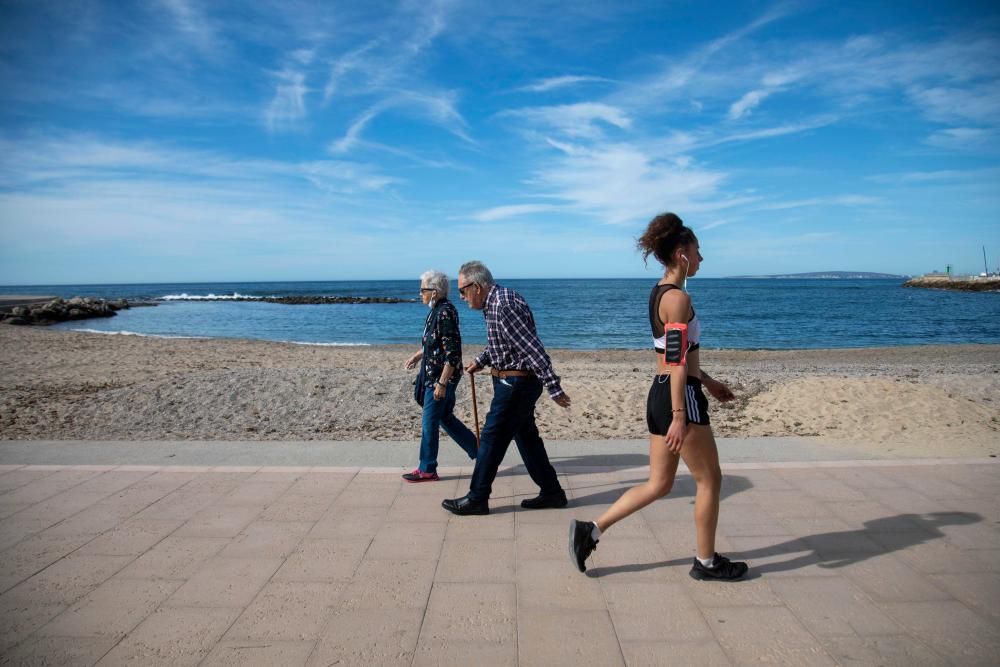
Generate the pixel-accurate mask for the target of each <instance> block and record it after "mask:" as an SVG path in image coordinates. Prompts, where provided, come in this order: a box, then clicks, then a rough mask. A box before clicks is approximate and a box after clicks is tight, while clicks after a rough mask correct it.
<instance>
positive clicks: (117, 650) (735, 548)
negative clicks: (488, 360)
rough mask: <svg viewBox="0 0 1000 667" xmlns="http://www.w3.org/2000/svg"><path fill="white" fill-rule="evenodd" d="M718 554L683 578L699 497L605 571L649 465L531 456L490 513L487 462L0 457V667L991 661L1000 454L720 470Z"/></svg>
mask: <svg viewBox="0 0 1000 667" xmlns="http://www.w3.org/2000/svg"><path fill="white" fill-rule="evenodd" d="M724 469H725V472H726V481H725V489H724V500H723V505H722V516H721V522H720V527H719V550H720V551H722V552H724V553H730V554H732V555H733V556H736V557H740V558H743V559H746V560H748V561H749V562H750V564H751V572H752V574H753V578H752V579H750V580H748V581H745V582H741V583H736V584H719V583H704V582H696V581H693V580H691V579H690V578H689V577H688V575H687V571H688V568H689V567H690V562H691V557H692V555H693V544H694V531H693V525H692V516H691V515H692V502H693V493H694V485H693V483H692V481H691V479H690V477H689V476H687V475H686V474H684V473H683V472H682V474H680V475H679V478H678V483H677V484H676V486H675V489H674V492H673V493H672V494H671V496H670V497H668V498H667V499H664V500H661V501H659V502H657V503H655V504H653V505H651V506H650V507H648V508H647V509H645V510H643V511H642V512H641V513H640V514H638V515H635V516H633V517H631V518H630V519H628V520H627V521H625V522H623V523H621V524H619V525H618V526H615V527H614V528H613V529H612V530H611V531H609V532H608V534H607V535H606V536H605V538H604V539H602V541H601V543H600V545H599V547H598V550H597V551H596V552H595V556H594V558H593V560H592V562H591V563H590V570H589V571H588V573H587V575H583V574H580V573H578V572H577V571H576V570H575V569H574V568H573V567H572V565H571V564H570V562H569V556H568V554H567V547H566V541H567V524H568V522H569V519H570V518H574V517H575V518H593V517H595V516H597V515H598V513H599V512H601V511H602V510H603V509H604V508H605V507H607V506H608V504H609V503H610V502H612V501H613V500H614V499H615V498H617V497H618V495H619V494H620V493H621V491H622V490H623V489H624V488H626V487H627V486H629V485H631V484H633V483H636V482H638V481H640V480H642V479H643V478H644V471H643V470H642V469H635V468H633V469H627V468H583V467H561V468H560V473H561V476H562V481H563V484H564V486H565V487H566V489H567V490H568V492H569V493H570V495H571V498H572V500H571V504H570V507H569V508H567V509H563V510H545V511H526V510H522V509H521V508H520V506H519V503H520V500H521V499H522V498H524V497H526V496H528V495H533V494H534V487H533V485H532V484H531V481H530V479H529V478H528V477H527V475H526V474H525V473H524V470H523V468H520V467H515V468H512V469H508V470H506V471H504V472H503V473H502V475H501V476H500V477H499V478H498V480H497V484H496V486H495V489H494V498H493V501H492V509H493V513H492V514H491V515H490V516H488V517H454V516H452V515H450V514H448V513H447V512H445V511H444V510H442V509H441V508H440V506H439V505H440V501H441V499H442V498H445V497H454V496H458V495H462V494H463V493H464V492H465V489H466V488H467V480H468V473H469V469H468V468H465V469H450V470H446V471H444V472H445V473H446V474H445V479H444V480H443V481H441V482H437V483H429V484H418V485H408V484H405V483H402V482H401V480H400V478H399V472H400V470H399V469H398V468H392V469H389V468H372V469H367V468H320V467H308V468H289V467H273V466H272V467H253V466H242V467H220V466H216V467H211V466H206V467H184V466H173V467H171V466H137V465H124V466H114V465H107V466H81V465H73V466H48V465H46V466H40V465H34V466H33V465H2V466H0V517H2V518H0V550H2V551H0V563H2V564H0V591H2V594H0V656H2V657H0V664H45V665H49V664H72V665H90V664H99V665H119V664H134V665H159V664H162V665H171V666H177V665H188V664H190V665H197V664H202V665H252V664H261V665H282V666H286V665H461V666H468V665H523V666H525V667H527V666H529V665H539V666H543V667H550V666H552V665H600V666H606V665H622V664H626V665H695V666H698V667H705V666H709V665H729V664H750V663H754V664H757V663H768V664H788V665H836V664H841V665H875V664H880V665H907V666H908V667H911V666H914V665H945V664H954V665H976V664H981V665H987V664H989V665H995V664H997V660H998V657H997V656H1000V474H998V473H1000V466H997V465H996V463H995V460H992V459H987V460H985V461H968V460H966V461H961V462H956V461H943V462H936V463H934V464H926V463H920V462H915V463H913V462H911V463H906V462H898V461H897V462H888V461H882V462H845V461H838V462H832V463H829V464H823V463H818V462H811V463H801V464H775V463H761V464H754V463H742V464H726V465H724Z"/></svg>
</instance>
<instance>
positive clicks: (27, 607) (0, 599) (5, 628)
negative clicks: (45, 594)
mask: <svg viewBox="0 0 1000 667" xmlns="http://www.w3.org/2000/svg"><path fill="white" fill-rule="evenodd" d="M66 608H67V605H62V604H45V603H42V602H39V601H36V600H32V599H30V598H24V597H12V596H9V595H4V596H0V656H3V655H6V654H7V651H8V649H10V648H11V647H13V646H14V645H15V644H18V643H20V642H22V641H23V640H24V639H25V638H27V637H28V636H29V635H31V634H32V633H33V632H35V631H36V630H38V628H40V627H42V626H43V625H45V624H46V623H48V622H49V621H51V620H52V619H53V618H55V617H56V616H58V615H59V614H61V613H62V612H63V611H65V610H66ZM0 659H2V657H0Z"/></svg>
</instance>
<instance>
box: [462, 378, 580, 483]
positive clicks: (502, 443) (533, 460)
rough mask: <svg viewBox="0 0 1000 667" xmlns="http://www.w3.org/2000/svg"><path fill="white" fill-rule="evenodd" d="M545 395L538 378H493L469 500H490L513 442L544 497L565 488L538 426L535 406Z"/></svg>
mask: <svg viewBox="0 0 1000 667" xmlns="http://www.w3.org/2000/svg"><path fill="white" fill-rule="evenodd" d="M541 395H542V383H541V382H540V381H539V380H538V378H536V377H535V376H533V375H531V376H525V377H511V378H507V379H505V380H501V379H500V378H493V402H492V403H491V404H490V411H489V414H487V415H486V421H485V423H484V424H483V430H482V433H480V437H479V455H478V456H477V457H476V468H475V470H474V471H473V472H472V483H471V485H470V487H469V499H470V500H474V501H477V502H478V501H483V500H488V499H489V497H490V493H491V492H492V490H493V480H494V479H495V478H496V476H497V470H498V469H499V468H500V463H501V462H502V461H503V458H504V456H505V455H506V454H507V447H508V446H509V445H510V441H511V440H513V441H514V442H515V443H517V451H518V452H520V454H521V460H523V461H524V467H525V468H527V469H528V474H529V475H531V480H532V481H533V482H534V483H535V484H537V485H538V486H539V487H540V488H541V492H542V493H543V494H550V493H559V492H560V491H562V487H561V486H560V485H559V478H558V477H557V476H556V471H555V468H553V467H552V464H551V463H549V455H548V454H547V453H546V451H545V443H544V442H542V438H541V436H539V435H538V427H537V426H535V403H537V402H538V397H539V396H541Z"/></svg>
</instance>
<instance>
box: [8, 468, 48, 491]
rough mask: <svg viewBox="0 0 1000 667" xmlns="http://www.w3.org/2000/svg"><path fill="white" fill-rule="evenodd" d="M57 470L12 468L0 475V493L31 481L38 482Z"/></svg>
mask: <svg viewBox="0 0 1000 667" xmlns="http://www.w3.org/2000/svg"><path fill="white" fill-rule="evenodd" d="M57 472H58V471H57V470H25V469H23V468H22V469H20V470H14V471H12V472H7V473H4V474H3V475H0V493H8V492H10V491H13V490H14V489H19V488H21V487H23V486H27V485H28V484H31V483H32V482H38V481H39V480H41V479H44V478H46V477H51V476H52V475H55V474H56V473H57Z"/></svg>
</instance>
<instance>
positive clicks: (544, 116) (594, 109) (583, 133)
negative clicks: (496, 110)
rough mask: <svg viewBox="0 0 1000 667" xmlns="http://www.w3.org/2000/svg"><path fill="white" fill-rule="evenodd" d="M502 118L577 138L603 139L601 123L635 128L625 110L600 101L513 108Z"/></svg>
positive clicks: (623, 128)
mask: <svg viewBox="0 0 1000 667" xmlns="http://www.w3.org/2000/svg"><path fill="white" fill-rule="evenodd" d="M500 115H501V116H506V117H513V118H518V119H523V120H525V121H527V122H529V123H531V124H534V125H540V126H542V127H543V128H548V129H550V130H554V131H556V132H558V133H559V134H562V135H563V136H565V137H569V138H575V139H580V138H588V139H596V138H599V137H601V136H603V134H604V131H603V130H602V128H601V125H599V124H598V121H600V123H602V124H604V125H610V126H613V127H616V128H618V129H621V130H627V129H628V128H629V127H631V125H632V120H631V118H629V116H628V114H626V113H625V112H624V111H622V110H621V109H618V108H616V107H613V106H611V105H608V104H602V103H598V102H581V103H579V104H563V105H559V106H548V107H532V108H527V109H511V110H508V111H504V112H502V113H501V114H500Z"/></svg>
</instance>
